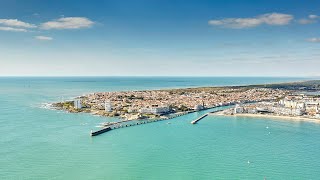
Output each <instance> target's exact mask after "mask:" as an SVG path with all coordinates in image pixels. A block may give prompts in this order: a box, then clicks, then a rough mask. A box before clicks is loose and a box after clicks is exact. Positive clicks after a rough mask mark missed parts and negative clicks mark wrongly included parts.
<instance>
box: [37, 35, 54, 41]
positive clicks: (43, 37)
mask: <svg viewBox="0 0 320 180" xmlns="http://www.w3.org/2000/svg"><path fill="white" fill-rule="evenodd" d="M34 38H36V39H37V40H40V41H51V40H53V38H52V37H48V36H35V37H34Z"/></svg>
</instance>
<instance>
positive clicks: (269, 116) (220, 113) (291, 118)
mask: <svg viewBox="0 0 320 180" xmlns="http://www.w3.org/2000/svg"><path fill="white" fill-rule="evenodd" d="M211 115H222V116H235V117H252V118H254V117H262V118H272V119H279V120H280V119H281V120H288V121H306V122H313V123H320V119H316V118H308V117H297V116H295V117H294V116H278V115H272V114H249V113H243V114H235V115H227V114H223V112H219V113H212V114H211Z"/></svg>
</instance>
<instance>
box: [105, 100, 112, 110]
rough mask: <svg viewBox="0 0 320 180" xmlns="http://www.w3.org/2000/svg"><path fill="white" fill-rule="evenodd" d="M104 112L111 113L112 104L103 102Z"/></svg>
mask: <svg viewBox="0 0 320 180" xmlns="http://www.w3.org/2000/svg"><path fill="white" fill-rule="evenodd" d="M104 110H105V111H106V112H112V104H111V102H110V101H105V102H104Z"/></svg>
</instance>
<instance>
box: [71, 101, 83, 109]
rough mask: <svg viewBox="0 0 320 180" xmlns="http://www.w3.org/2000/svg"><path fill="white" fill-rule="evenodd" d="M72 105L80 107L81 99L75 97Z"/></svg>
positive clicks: (76, 107)
mask: <svg viewBox="0 0 320 180" xmlns="http://www.w3.org/2000/svg"><path fill="white" fill-rule="evenodd" d="M73 106H74V108H75V109H81V108H82V103H81V99H75V100H74V102H73Z"/></svg>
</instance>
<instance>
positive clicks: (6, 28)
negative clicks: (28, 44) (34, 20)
mask: <svg viewBox="0 0 320 180" xmlns="http://www.w3.org/2000/svg"><path fill="white" fill-rule="evenodd" d="M0 31H13V32H27V30H26V29H22V28H13V27H0Z"/></svg>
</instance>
